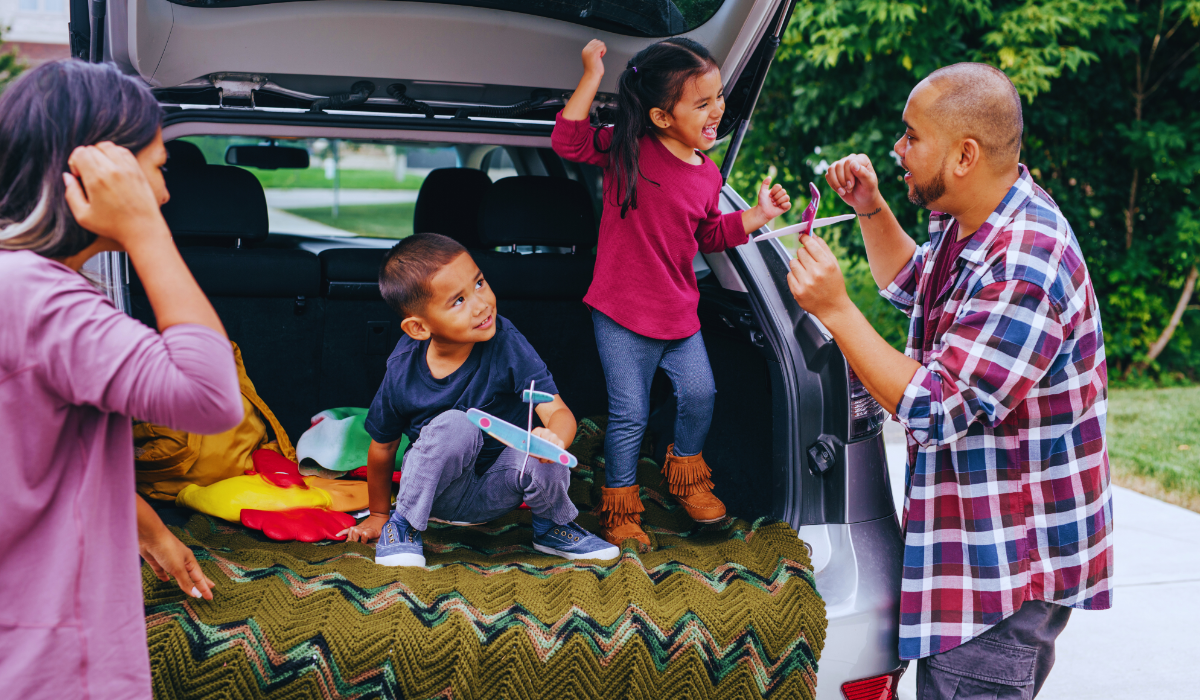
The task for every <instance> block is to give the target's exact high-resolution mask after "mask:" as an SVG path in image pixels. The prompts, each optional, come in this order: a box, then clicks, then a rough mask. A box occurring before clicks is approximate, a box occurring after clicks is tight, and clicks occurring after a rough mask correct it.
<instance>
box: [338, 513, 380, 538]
mask: <svg viewBox="0 0 1200 700" xmlns="http://www.w3.org/2000/svg"><path fill="white" fill-rule="evenodd" d="M388 517H389V516H386V515H379V514H378V513H371V514H370V515H369V516H367V519H366V520H364V521H362V522H361V523H359V524H357V525H354V526H352V527H348V528H346V529H345V530H342V531H341V532H339V533H338V537H341V536H342V535H345V536H346V541H347V542H362V543H363V544H366V543H367V542H370V541H371V540H377V539H379V535H381V534H383V526H384V525H387V522H388Z"/></svg>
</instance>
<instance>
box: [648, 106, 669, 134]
mask: <svg viewBox="0 0 1200 700" xmlns="http://www.w3.org/2000/svg"><path fill="white" fill-rule="evenodd" d="M650 122H651V123H652V124H654V126H657V127H658V128H660V129H669V128H671V115H669V114H667V112H666V110H663V109H660V108H659V107H651V108H650Z"/></svg>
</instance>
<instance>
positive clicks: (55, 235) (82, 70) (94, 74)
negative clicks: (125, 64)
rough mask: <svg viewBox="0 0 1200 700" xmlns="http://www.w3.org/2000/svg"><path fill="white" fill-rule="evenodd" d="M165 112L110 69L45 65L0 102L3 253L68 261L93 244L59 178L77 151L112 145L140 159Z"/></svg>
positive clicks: (59, 63)
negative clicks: (17, 252)
mask: <svg viewBox="0 0 1200 700" xmlns="http://www.w3.org/2000/svg"><path fill="white" fill-rule="evenodd" d="M161 123H162V108H161V107H159V104H158V101H157V100H155V99H154V95H152V94H151V93H150V90H149V89H147V88H146V86H145V85H142V84H141V83H140V82H139V81H138V80H137V79H136V78H132V77H130V76H127V75H124V74H122V73H121V72H120V71H119V70H117V68H116V66H114V65H112V64H99V63H84V62H83V61H79V60H75V59H67V60H62V61H54V62H51V63H45V64H42V65H41V66H38V67H37V68H34V69H33V70H31V71H29V72H28V73H26V74H25V75H23V76H21V77H20V79H18V80H17V81H16V82H15V83H13V84H12V85H11V86H10V87H9V88H8V89H7V90H5V91H4V94H3V95H2V96H0V249H6V250H32V251H33V252H35V253H38V254H40V255H44V256H46V257H48V258H61V257H69V256H71V255H75V254H76V253H78V252H80V251H81V250H83V249H84V248H86V247H88V246H89V245H91V244H92V241H94V240H96V235H95V234H94V233H91V232H90V231H87V230H85V229H84V228H83V227H82V226H80V225H79V224H77V223H76V222H75V217H74V216H73V215H72V214H71V210H70V209H69V208H68V207H67V200H66V197H65V192H66V185H65V184H64V183H63V173H65V172H69V171H70V168H68V167H67V159H68V158H70V156H71V152H72V151H74V150H75V148H77V147H79V146H91V145H95V144H97V143H100V142H101V141H112V142H113V143H115V144H116V145H118V146H124V147H125V148H128V149H129V150H130V151H133V152H134V153H137V152H138V151H140V150H142V149H143V148H145V147H146V146H148V145H149V144H150V142H152V141H153V140H154V137H155V135H156V134H157V133H158V129H159V126H160V125H161Z"/></svg>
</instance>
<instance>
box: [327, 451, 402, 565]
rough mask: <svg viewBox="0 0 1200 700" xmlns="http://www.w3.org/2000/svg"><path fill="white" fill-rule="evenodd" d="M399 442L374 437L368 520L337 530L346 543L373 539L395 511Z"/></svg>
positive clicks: (370, 454)
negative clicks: (394, 499)
mask: <svg viewBox="0 0 1200 700" xmlns="http://www.w3.org/2000/svg"><path fill="white" fill-rule="evenodd" d="M399 448H400V441H399V440H393V441H392V442H388V443H382V442H375V441H374V440H371V446H370V447H369V448H367V504H368V507H369V508H370V509H371V514H370V515H368V516H367V519H366V520H364V521H362V522H361V523H359V524H358V525H355V526H353V527H348V528H346V529H345V530H342V531H341V532H339V533H338V536H341V535H345V536H346V541H347V542H364V543H365V542H370V541H371V540H374V539H377V538H378V537H379V534H380V533H381V532H383V526H384V525H386V524H387V521H388V518H389V517H390V516H391V510H392V473H393V472H394V471H395V468H396V450H398V449H399Z"/></svg>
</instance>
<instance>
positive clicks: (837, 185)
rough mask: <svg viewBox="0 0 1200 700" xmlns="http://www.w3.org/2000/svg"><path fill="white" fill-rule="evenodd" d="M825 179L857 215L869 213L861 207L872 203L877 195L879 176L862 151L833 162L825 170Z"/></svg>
mask: <svg viewBox="0 0 1200 700" xmlns="http://www.w3.org/2000/svg"><path fill="white" fill-rule="evenodd" d="M825 181H826V182H828V183H829V186H830V187H832V188H833V191H834V192H837V193H838V196H839V197H841V198H842V201H843V202H845V203H846V204H849V205H850V206H851V207H853V208H854V211H855V212H857V213H858V214H859V215H864V214H869V213H870V212H865V211H863V209H865V208H866V207H869V206H871V205H872V204H874V203H875V200H876V198H877V197H878V196H879V177H878V176H877V175H876V174H875V168H874V166H872V165H871V159H870V158H868V157H867V156H866V155H864V154H862V153H852V154H850V155H848V156H846V157H845V158H842V159H841V160H839V161H836V162H834V164H833V165H831V166H829V169H828V170H826V171H825Z"/></svg>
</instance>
